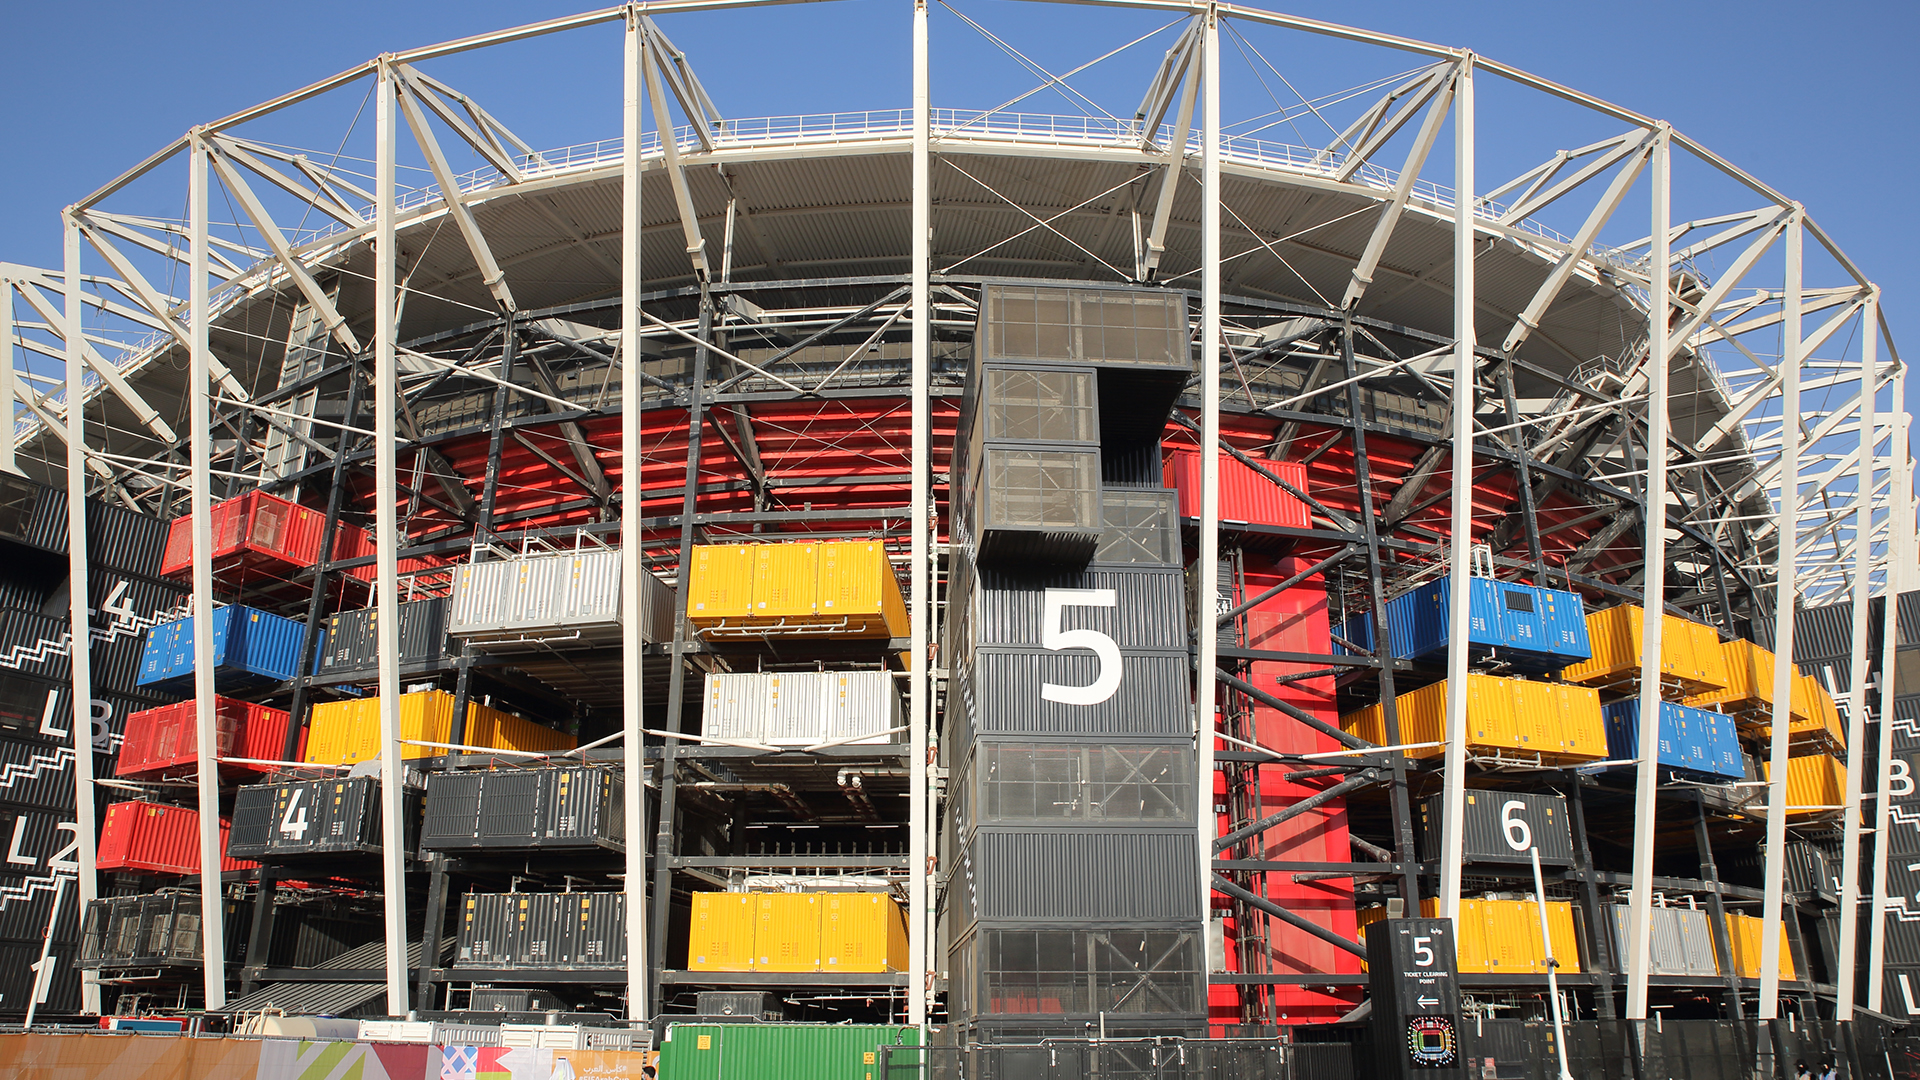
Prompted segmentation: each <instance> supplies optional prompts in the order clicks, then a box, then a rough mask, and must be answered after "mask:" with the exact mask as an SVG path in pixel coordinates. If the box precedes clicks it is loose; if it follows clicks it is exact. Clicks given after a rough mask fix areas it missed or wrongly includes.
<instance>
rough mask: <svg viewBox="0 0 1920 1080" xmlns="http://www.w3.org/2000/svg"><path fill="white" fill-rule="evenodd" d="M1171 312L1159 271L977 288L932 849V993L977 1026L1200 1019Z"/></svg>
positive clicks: (1181, 327)
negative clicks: (1167, 442)
mask: <svg viewBox="0 0 1920 1080" xmlns="http://www.w3.org/2000/svg"><path fill="white" fill-rule="evenodd" d="M1186 325H1187V323H1186V312H1185V303H1184V300H1183V299H1181V298H1180V297H1179V296H1169V295H1167V294H1165V293H1160V292H1144V291H1142V292H1135V291H1123V290H1111V291H1105V292H1096V291H1093V290H1070V289H1034V288H1015V287H1011V286H998V285H989V286H987V288H986V290H985V293H984V296H983V302H982V305H981V321H980V327H979V331H978V333H977V335H976V338H975V341H976V348H975V354H974V355H975V363H974V367H973V370H972V373H971V376H970V378H969V381H968V384H967V391H966V396H965V400H964V403H963V405H962V413H961V420H960V427H959V431H958V434H957V436H956V441H955V448H954V462H955V464H954V472H953V486H952V491H953V520H954V534H955V539H956V544H955V548H956V550H955V553H954V555H953V558H952V562H951V565H950V573H949V585H948V630H947V633H946V635H945V640H946V642H947V643H948V649H949V665H950V676H949V683H948V706H947V713H946V729H945V733H944V735H943V738H942V741H941V747H942V752H943V753H944V754H945V756H946V761H947V765H948V768H949V769H950V770H951V775H952V779H951V781H950V783H949V793H950V794H949V801H948V806H947V821H946V828H945V829H944V832H943V839H942V848H943V850H942V852H941V859H940V864H941V866H942V867H943V868H944V869H945V871H946V889H945V895H944V900H943V912H942V917H943V918H944V920H945V922H946V927H947V939H948V940H949V941H950V942H951V945H950V950H949V967H950V976H949V980H950V981H949V987H950V989H949V993H948V1011H949V1013H950V1015H951V1016H952V1018H953V1020H954V1022H955V1023H956V1024H958V1025H961V1026H962V1028H963V1029H965V1030H967V1031H968V1032H970V1033H971V1035H972V1036H973V1037H974V1038H977V1039H979V1038H984V1039H994V1038H999V1037H1013V1036H1025V1035H1032V1034H1047V1033H1052V1034H1063V1035H1064V1034H1078V1033H1079V1032H1080V1031H1082V1030H1083V1029H1084V1025H1085V1024H1086V1023H1088V1022H1090V1021H1094V1020H1096V1019H1098V1018H1101V1017H1103V1016H1104V1018H1105V1021H1106V1026H1107V1027H1106V1029H1107V1031H1108V1032H1109V1033H1137V1034H1149V1033H1152V1034H1177V1033H1185V1032H1197V1031H1199V1030H1200V1029H1202V1027H1203V1026H1204V1024H1205V1008H1206V1003H1205V998H1204V994H1203V984H1204V968H1203V967H1202V965H1203V964H1204V962H1205V956H1204V953H1205V948H1204V941H1203V934H1202V925H1203V924H1202V914H1203V913H1202V911H1201V904H1200V899H1201V895H1202V893H1201V887H1202V886H1201V878H1200V874H1201V872H1202V868H1201V866H1200V865H1199V858H1198V854H1199V853H1198V850H1197V845H1196V842H1195V841H1196V836H1195V826H1196V825H1197V821H1196V820H1195V815H1196V813H1197V809H1198V808H1197V805H1196V798H1195V795H1196V792H1194V790H1193V776H1194V767H1193V763H1192V758H1191V753H1192V749H1191V748H1192V735H1191V732H1192V703H1191V697H1190V693H1189V690H1188V676H1187V662H1186V620H1185V618H1184V616H1183V612H1184V607H1185V605H1184V602H1183V596H1182V594H1183V591H1184V590H1183V588H1182V581H1181V575H1180V570H1179V566H1180V554H1179V544H1178V540H1177V537H1176V536H1175V535H1174V534H1173V533H1172V531H1171V529H1169V528H1167V526H1168V525H1170V524H1171V520H1170V519H1171V517H1172V514H1171V510H1172V507H1171V506H1170V505H1168V503H1170V500H1171V498H1172V493H1171V492H1166V491H1163V490H1160V489H1159V483H1160V479H1161V477H1160V473H1159V469H1158V468H1157V461H1158V454H1157V452H1156V451H1155V449H1154V446H1155V444H1156V443H1157V440H1158V437H1159V433H1160V431H1161V430H1162V428H1163V427H1164V424H1165V416H1166V411H1165V410H1166V407H1167V406H1169V405H1170V404H1171V401H1172V395H1173V394H1174V393H1177V392H1178V389H1179V386H1180V385H1181V384H1182V383H1183V382H1184V379H1185V375H1186V373H1187V372H1188V371H1190V370H1191V359H1190V357H1189V355H1188V349H1187V344H1186ZM1155 410H1157V413H1156V412H1155ZM1135 461H1137V462H1142V463H1144V468H1142V469H1141V470H1139V475H1128V474H1127V472H1126V468H1127V463H1129V462H1135ZM1103 462H1105V463H1106V465H1107V467H1106V468H1105V469H1103ZM1163 500H1164V501H1163ZM1109 520H1111V522H1112V524H1111V525H1109V524H1108V522H1109ZM1109 534H1110V535H1109ZM1107 559H1111V560H1112V561H1111V562H1107V561H1103V560H1107Z"/></svg>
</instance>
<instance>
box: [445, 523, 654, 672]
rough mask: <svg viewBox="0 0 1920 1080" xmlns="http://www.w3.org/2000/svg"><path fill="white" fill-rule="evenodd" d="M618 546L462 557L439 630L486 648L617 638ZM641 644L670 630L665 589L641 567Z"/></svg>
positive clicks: (536, 648)
mask: <svg viewBox="0 0 1920 1080" xmlns="http://www.w3.org/2000/svg"><path fill="white" fill-rule="evenodd" d="M621 573H622V570H621V564H620V550H619V549H618V548H601V547H595V548H587V549H582V550H580V551H577V552H568V553H563V554H558V555H531V556H526V557H523V558H515V559H496V560H489V561H484V562H475V563H468V564H467V565H465V566H462V567H460V568H459V569H458V570H457V571H455V573H454V579H453V597H452V604H451V606H450V609H449V615H448V620H447V632H448V633H450V634H452V635H454V636H455V637H458V638H461V639H463V640H466V641H469V642H471V643H473V644H474V645H476V646H479V647H481V648H483V649H485V650H486V651H488V652H492V653H502V654H513V653H522V652H542V651H546V650H549V649H565V648H587V647H592V646H595V645H606V644H617V643H618V642H619V641H620V640H621V617H620V581H621ZM640 588H641V598H640V609H641V625H640V626H639V628H638V631H639V637H640V641H641V643H643V644H649V645H650V644H654V643H656V642H658V641H660V640H662V639H663V638H669V637H671V636H672V633H673V610H674V595H673V590H672V589H670V588H668V587H667V586H666V585H665V584H664V583H662V582H661V581H660V579H659V578H656V577H654V576H653V575H652V574H646V573H643V574H642V576H641V581H640Z"/></svg>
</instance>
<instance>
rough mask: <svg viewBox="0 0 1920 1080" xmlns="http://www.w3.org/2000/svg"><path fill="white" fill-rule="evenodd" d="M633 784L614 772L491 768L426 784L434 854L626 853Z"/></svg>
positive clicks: (426, 831)
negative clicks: (566, 850)
mask: <svg viewBox="0 0 1920 1080" xmlns="http://www.w3.org/2000/svg"><path fill="white" fill-rule="evenodd" d="M625 803H626V783H625V780H624V778H623V777H621V776H620V775H619V774H617V773H616V772H615V771H614V770H612V769H595V768H587V767H567V768H551V769H487V770H476V771H467V772H454V773H435V774H433V775H431V776H429V777H428V779H427V796H426V814H425V819H424V821H423V823H422V825H421V834H420V846H421V847H423V848H425V849H427V850H430V851H487V850H492V851H516V850H534V849H546V848H595V847H599V848H607V849H610V850H613V851H624V850H626V818H625V809H624V808H625Z"/></svg>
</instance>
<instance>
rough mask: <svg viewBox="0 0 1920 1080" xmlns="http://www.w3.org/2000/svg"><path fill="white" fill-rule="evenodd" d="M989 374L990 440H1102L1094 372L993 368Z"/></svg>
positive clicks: (987, 402)
mask: <svg viewBox="0 0 1920 1080" xmlns="http://www.w3.org/2000/svg"><path fill="white" fill-rule="evenodd" d="M985 375H986V381H987V388H986V408H985V412H986V419H987V423H986V437H987V438H989V439H1020V440H1025V441H1029V442H1096V441H1098V440H1099V437H1100V433H1099V426H1098V425H1097V424H1096V423H1095V418H1094V411H1093V410H1094V400H1095V392H1094V384H1093V373H1092V372H1090V371H1030V370H1024V369H1020V368H989V369H987V371H986V372H985Z"/></svg>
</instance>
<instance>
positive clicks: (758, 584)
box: [752, 544, 820, 625]
mask: <svg viewBox="0 0 1920 1080" xmlns="http://www.w3.org/2000/svg"><path fill="white" fill-rule="evenodd" d="M819 547H820V545H818V544H761V545H760V546H759V547H757V548H755V549H754V552H753V616H752V622H753V623H754V624H755V625H766V624H769V623H776V622H782V621H788V620H793V619H805V620H811V619H812V618H813V617H814V616H815V615H817V614H819V611H820V605H819V602H818V601H817V600H816V599H815V595H816V593H817V592H818V591H819V588H820V551H819Z"/></svg>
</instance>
